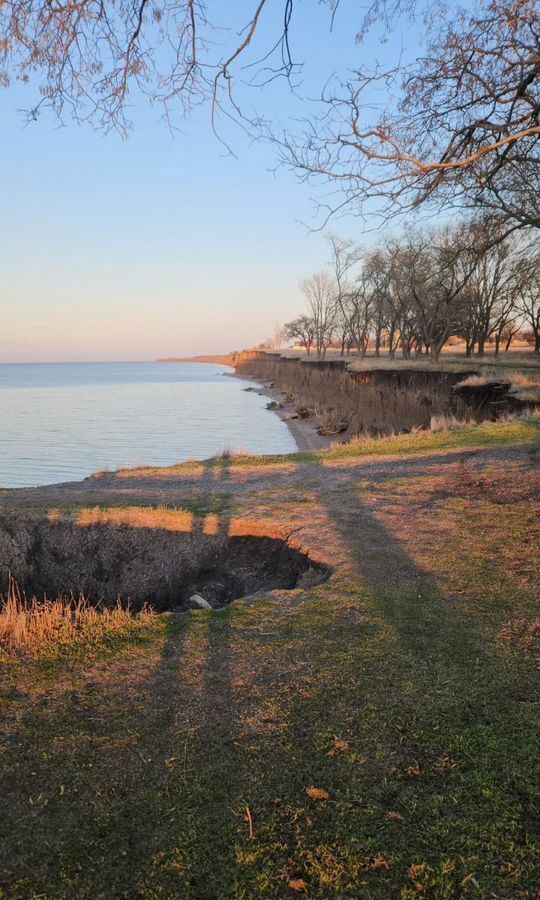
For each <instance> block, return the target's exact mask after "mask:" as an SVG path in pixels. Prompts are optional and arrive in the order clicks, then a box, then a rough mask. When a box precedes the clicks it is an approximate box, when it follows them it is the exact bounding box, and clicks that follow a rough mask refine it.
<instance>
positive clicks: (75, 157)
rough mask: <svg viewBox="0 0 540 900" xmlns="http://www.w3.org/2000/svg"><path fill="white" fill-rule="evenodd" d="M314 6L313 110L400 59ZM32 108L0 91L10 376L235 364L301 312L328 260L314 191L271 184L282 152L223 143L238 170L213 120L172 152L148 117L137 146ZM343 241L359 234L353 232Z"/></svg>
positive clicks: (283, 111) (301, 37) (137, 133)
mask: <svg viewBox="0 0 540 900" xmlns="http://www.w3.org/2000/svg"><path fill="white" fill-rule="evenodd" d="M302 6H303V9H301V10H300V15H299V23H298V24H299V26H300V25H301V26H302V27H298V30H297V31H294V32H293V35H294V37H293V48H296V54H295V55H296V57H297V58H300V59H303V58H306V59H308V60H310V63H309V65H308V67H307V69H306V86H305V87H304V89H303V90H302V91H301V93H303V94H304V95H309V93H310V90H311V91H313V93H314V92H315V86H316V85H317V83H319V82H321V81H322V80H323V79H324V77H326V75H328V74H330V73H331V72H332V70H333V69H338V68H340V67H347V65H348V66H349V67H352V66H353V65H354V64H355V63H357V64H358V63H359V62H360V57H361V56H362V57H363V58H364V59H365V58H366V55H367V56H368V57H369V58H370V60H371V61H372V60H373V59H374V58H375V57H377V58H381V57H384V56H386V58H387V59H388V58H390V57H391V54H392V52H394V53H395V47H396V46H397V45H396V44H394V49H393V50H392V49H391V48H389V47H385V48H381V46H380V44H375V43H372V44H371V45H370V47H368V48H365V47H364V48H359V47H358V46H356V45H355V42H354V34H355V29H356V27H357V25H358V20H357V19H356V14H354V13H353V9H354V8H355V6H356V4H355V3H353V2H352V0H351V2H349V3H346V2H342V7H341V8H340V12H339V17H338V20H337V27H336V29H335V32H334V33H333V34H332V35H331V34H329V30H328V12H327V10H326V9H325V8H324V7H322V6H319V5H318V4H315V3H310V4H309V15H308V16H307V17H306V10H307V9H308V4H307V3H306V2H304V3H303V4H301V7H302ZM402 40H403V37H402V36H398V38H397V41H398V43H399V42H400V41H402ZM35 95H36V92H35V85H30V86H28V87H24V88H21V87H17V88H10V89H8V90H3V91H0V117H1V122H2V142H1V146H0V166H1V172H2V207H3V209H2V216H1V218H0V246H1V248H2V281H1V295H2V303H1V307H2V317H1V326H0V362H10V361H41V360H59V361H61V360H115V359H117V360H121V359H152V358H154V357H156V356H159V355H164V356H165V355H174V354H181V355H184V354H185V355H187V354H196V353H204V352H209V353H211V352H224V351H227V350H233V349H237V348H241V347H243V346H248V345H251V344H254V343H258V342H260V341H261V340H263V339H264V338H265V337H267V336H268V335H269V334H270V333H271V332H272V330H273V325H274V322H275V321H276V320H279V321H281V322H282V321H284V320H286V319H288V318H291V317H292V316H294V315H296V314H297V313H298V312H299V311H300V310H301V308H302V298H301V295H300V292H299V290H298V281H299V279H300V278H302V277H304V276H306V275H309V274H310V273H311V272H313V271H315V270H317V269H320V268H322V267H323V266H324V264H325V263H326V260H327V256H328V252H327V248H326V244H325V239H324V236H323V235H322V234H320V233H310V232H309V230H307V229H306V227H305V226H304V225H302V224H300V221H299V220H303V221H306V222H309V221H312V215H313V207H312V202H311V198H312V197H313V196H314V190H313V188H310V187H308V186H307V185H302V184H299V183H298V182H297V181H296V179H295V178H294V176H293V175H292V174H290V173H288V172H285V171H280V172H278V174H277V176H276V177H274V175H272V174H271V172H270V171H269V169H270V167H271V166H272V165H273V164H274V162H275V160H274V157H273V154H272V150H271V148H270V147H267V146H261V145H250V144H248V143H247V142H246V141H245V140H243V139H242V138H241V136H240V135H238V134H236V135H232V134H230V133H229V132H227V137H228V138H230V139H231V140H233V141H234V144H233V145H234V147H235V150H237V152H238V158H231V157H227V156H226V155H225V154H224V152H223V148H222V147H221V146H220V144H219V143H218V142H217V141H216V139H215V137H214V136H213V135H212V133H211V130H210V127H209V121H208V112H207V110H199V111H198V112H197V113H196V115H195V116H194V117H193V118H192V119H190V120H189V121H187V122H186V123H185V124H184V126H183V128H184V133H183V134H178V135H177V136H176V137H175V138H174V140H173V139H171V135H170V133H169V132H168V131H167V129H166V128H165V126H164V125H163V123H162V122H160V120H159V111H158V110H155V109H154V110H153V109H151V108H148V107H145V106H142V105H141V107H140V108H139V107H136V108H135V109H134V120H135V130H134V133H133V134H132V135H131V136H130V137H129V138H128V139H127V140H122V139H121V138H119V137H118V136H116V135H114V134H109V135H107V136H104V135H102V134H100V133H96V132H94V131H92V130H91V129H90V128H87V127H79V126H77V125H75V124H72V123H71V122H70V121H67V123H66V124H67V127H64V128H59V127H58V126H57V123H56V121H55V120H54V119H52V118H51V117H50V116H48V115H43V116H42V117H41V118H40V120H39V121H38V122H37V123H36V124H33V125H30V126H28V127H25V126H24V122H23V119H22V117H21V114H20V112H19V110H20V108H22V107H29V106H30V105H33V101H34V99H35ZM252 102H253V103H254V104H255V103H257V104H258V105H259V107H261V108H265V109H266V110H268V109H270V110H272V109H273V110H274V111H275V112H279V115H280V117H281V118H282V120H285V119H286V117H287V115H298V114H299V113H300V111H301V109H302V103H301V101H300V100H297V99H295V98H291V97H290V96H289V94H288V92H287V89H286V87H285V85H283V86H280V87H279V88H276V89H274V90H273V91H272V92H271V94H270V95H269V96H268V99H267V101H266V102H265V98H264V96H263V97H261V96H260V95H259V94H257V95H254V96H253V98H252ZM332 227H333V229H334V230H335V231H337V232H339V233H343V234H347V235H350V236H356V237H359V236H360V234H361V230H362V226H361V223H359V222H358V221H356V220H354V219H348V220H346V221H342V222H336V223H334V225H333V226H332Z"/></svg>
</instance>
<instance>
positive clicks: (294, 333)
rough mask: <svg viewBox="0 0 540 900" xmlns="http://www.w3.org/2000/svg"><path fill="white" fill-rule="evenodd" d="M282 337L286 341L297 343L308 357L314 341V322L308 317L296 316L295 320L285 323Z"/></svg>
mask: <svg viewBox="0 0 540 900" xmlns="http://www.w3.org/2000/svg"><path fill="white" fill-rule="evenodd" d="M283 336H284V338H285V340H286V341H298V342H299V343H300V346H301V347H303V348H304V350H305V351H306V353H307V355H308V356H309V355H310V353H311V348H312V346H313V342H314V340H315V322H314V321H313V319H312V318H310V316H306V315H303V316H298V318H297V319H293V320H292V321H291V322H286V323H285V325H284V326H283Z"/></svg>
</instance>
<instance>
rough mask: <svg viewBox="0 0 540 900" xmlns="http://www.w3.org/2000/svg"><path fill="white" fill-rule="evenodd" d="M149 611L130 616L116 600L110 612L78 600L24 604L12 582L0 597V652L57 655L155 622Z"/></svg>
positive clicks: (19, 654) (126, 609)
mask: <svg viewBox="0 0 540 900" xmlns="http://www.w3.org/2000/svg"><path fill="white" fill-rule="evenodd" d="M155 619H156V615H155V613H154V612H153V610H152V609H151V608H150V607H145V608H144V609H143V610H141V612H139V613H133V612H132V610H131V609H130V607H129V605H127V606H126V605H122V603H121V602H120V600H118V602H117V603H116V606H114V607H113V608H112V609H109V608H107V607H105V606H101V605H98V606H95V605H92V604H91V603H90V602H89V601H88V600H87V599H86V598H85V597H83V596H80V597H79V598H78V599H75V598H72V597H71V598H70V597H57V598H56V599H54V600H52V599H48V598H44V599H43V600H38V599H37V598H36V597H32V599H30V600H28V599H27V598H26V597H25V596H24V594H23V593H22V592H21V591H20V590H19V588H18V586H17V584H16V583H15V582H14V581H10V585H9V590H8V593H7V595H5V596H3V597H2V596H0V650H2V651H3V652H4V653H7V654H9V655H18V656H33V655H36V654H39V653H41V652H43V651H46V650H48V649H51V648H53V649H54V652H55V653H58V652H59V650H61V649H62V648H66V647H69V646H73V645H74V644H84V643H88V642H95V641H99V640H101V639H103V638H104V637H109V638H110V637H113V636H118V635H120V634H126V633H129V632H130V631H133V630H134V629H140V628H141V627H143V628H144V627H145V626H147V625H150V624H153V623H154V622H155Z"/></svg>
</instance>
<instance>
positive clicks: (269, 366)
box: [234, 351, 519, 436]
mask: <svg viewBox="0 0 540 900" xmlns="http://www.w3.org/2000/svg"><path fill="white" fill-rule="evenodd" d="M234 365H235V366H236V371H237V372H238V373H239V374H244V375H247V376H249V377H253V378H258V379H261V380H263V381H272V382H273V383H274V386H275V387H276V388H277V389H278V390H282V391H285V392H287V394H289V395H290V396H291V398H293V400H294V403H295V404H296V405H297V406H303V407H307V408H309V409H311V410H313V411H314V412H315V414H316V415H319V416H324V415H326V414H328V413H331V414H332V415H333V416H334V417H335V418H339V419H343V420H344V421H346V422H348V426H349V427H348V429H347V434H348V435H349V436H352V435H354V434H359V433H361V432H368V433H373V434H388V433H390V432H392V431H407V430H410V429H411V428H415V427H427V426H429V424H430V421H431V417H432V416H436V415H454V416H457V417H458V418H468V417H473V418H475V419H477V420H478V421H481V420H485V419H496V418H497V417H498V416H499V415H500V414H501V413H502V412H508V411H510V410H514V409H516V408H518V407H519V401H516V400H515V398H513V397H511V396H508V395H507V392H506V393H505V392H504V391H501V388H500V385H499V387H498V390H496V391H491V390H490V388H489V386H483V389H482V390H481V391H475V390H468V391H463V390H460V389H456V385H457V384H458V383H459V382H461V381H463V379H464V378H466V377H467V376H468V375H473V374H475V372H474V371H471V372H445V371H434V370H431V369H414V368H401V367H400V368H395V369H386V368H385V369H382V368H381V369H370V370H365V371H358V372H355V371H349V370H348V368H347V363H346V362H345V361H343V360H324V361H317V360H306V361H303V360H300V359H295V358H288V357H283V356H280V355H279V354H277V353H276V354H272V353H262V352H260V351H246V352H244V353H240V354H236V356H235V359H234ZM508 387H509V385H508Z"/></svg>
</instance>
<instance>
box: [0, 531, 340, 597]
mask: <svg viewBox="0 0 540 900" xmlns="http://www.w3.org/2000/svg"><path fill="white" fill-rule="evenodd" d="M329 573H330V569H329V567H328V566H325V565H323V564H321V563H317V562H315V561H313V560H312V559H310V557H309V556H308V555H307V554H306V553H302V552H300V551H299V550H297V549H295V548H294V547H291V546H290V545H289V544H288V543H287V541H285V540H282V539H280V538H273V537H258V536H251V535H248V536H242V537H229V536H228V535H226V534H216V535H206V534H204V533H203V532H202V531H200V530H196V531H190V532H175V531H170V530H166V529H160V528H134V527H131V526H127V525H111V524H106V525H88V526H81V525H76V524H73V523H69V522H58V523H50V522H48V521H47V522H44V521H43V520H32V519H23V518H21V519H15V520H9V521H3V522H2V521H0V592H2V593H5V592H6V590H7V588H8V580H9V575H10V574H11V576H12V577H13V578H14V579H15V581H16V582H17V584H18V586H19V588H20V589H21V590H22V591H24V593H25V594H26V596H27V597H28V598H30V597H32V596H36V597H37V598H38V599H42V598H43V597H44V596H47V597H51V598H55V597H58V596H62V595H64V596H70V595H74V596H75V597H78V596H79V595H80V594H83V595H84V596H85V597H86V598H87V600H88V601H89V602H91V603H94V604H98V603H103V604H105V605H107V606H111V605H114V604H115V603H116V601H117V599H118V598H120V599H121V600H122V602H124V603H127V602H128V601H129V602H130V603H131V605H132V608H133V609H134V610H135V611H136V610H139V609H141V608H142V606H143V605H144V604H145V603H149V604H150V605H151V606H153V607H154V609H156V610H157V611H159V612H164V611H166V610H176V611H179V610H182V609H186V608H187V607H188V606H190V605H193V604H192V603H191V602H190V601H191V598H192V597H193V595H199V596H201V597H202V598H204V600H206V601H207V602H208V603H209V604H210V605H211V606H212V607H214V608H218V607H221V606H224V605H226V604H227V603H230V602H231V601H232V600H235V599H238V598H240V597H245V596H249V595H252V594H256V593H258V592H267V591H271V590H275V589H278V588H281V589H291V588H296V587H304V588H308V587H311V586H312V585H314V584H318V583H320V582H322V581H324V580H325V579H326V578H327V577H328V575H329Z"/></svg>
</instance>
